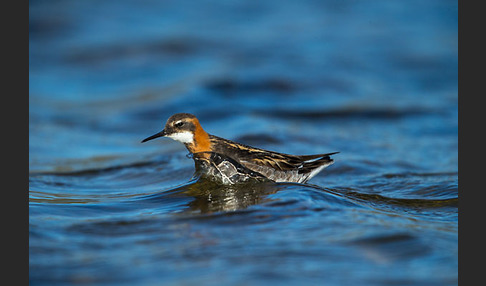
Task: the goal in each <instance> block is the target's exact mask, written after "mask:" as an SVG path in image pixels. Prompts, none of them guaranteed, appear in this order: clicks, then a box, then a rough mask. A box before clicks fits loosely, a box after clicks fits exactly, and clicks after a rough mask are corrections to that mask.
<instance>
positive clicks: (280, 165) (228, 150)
mask: <svg viewBox="0 0 486 286" xmlns="http://www.w3.org/2000/svg"><path fill="white" fill-rule="evenodd" d="M158 137H169V138H171V139H173V140H176V141H179V142H181V143H183V144H184V145H185V146H186V148H187V150H188V151H189V152H190V155H191V157H192V158H193V159H194V161H195V165H196V172H197V173H200V174H203V175H205V176H206V177H210V178H213V179H217V180H219V181H221V182H223V183H225V184H234V183H238V182H244V181H247V180H250V179H257V180H270V181H274V182H297V183H305V182H307V181H308V180H310V179H311V178H312V177H314V176H315V175H316V174H317V173H319V172H320V171H322V170H323V169H324V168H326V167H327V166H329V165H331V164H333V163H334V160H333V159H331V157H330V156H331V155H333V154H336V153H339V152H333V153H327V154H316V155H289V154H283V153H278V152H273V151H268V150H264V149H260V148H255V147H251V146H248V145H245V144H241V143H237V142H234V141H231V140H228V139H224V138H221V137H218V136H215V135H211V134H209V133H207V132H206V131H204V129H203V128H202V127H201V124H200V123H199V120H198V119H197V118H196V116H194V115H192V114H190V113H177V114H174V115H172V116H171V117H169V119H168V120H167V122H166V124H165V127H164V129H163V130H162V131H160V132H159V133H156V134H154V135H152V136H149V137H147V138H145V139H143V140H142V143H143V142H147V141H149V140H152V139H155V138H158Z"/></svg>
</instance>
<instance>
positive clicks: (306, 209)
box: [29, 0, 458, 285]
mask: <svg viewBox="0 0 486 286" xmlns="http://www.w3.org/2000/svg"><path fill="white" fill-rule="evenodd" d="M457 9H458V7H457V1H384V0H383V1H372V2H363V1H271V0H266V1H141V2H140V1H31V2H29V91H30V95H29V171H30V174H29V182H30V183H29V280H30V284H31V285H57V284H111V285H121V284H125V285H126V284H128V285H268V284H269V283H274V284H277V285H390V284H395V285H457V279H458V273H457V266H458V260H457V259H458V245H457V242H458V233H457V231H458V175H457V174H458V173H457V170H458V167H457V163H458V152H457V146H458V138H457V134H458V122H457V114H458V110H457V107H458V103H457V101H458V95H457V87H458V83H457V67H458V57H457V49H458V44H457ZM177 112H190V113H193V114H195V115H196V116H197V117H198V118H199V120H200V122H201V124H202V125H203V128H204V129H205V130H206V131H208V132H209V133H211V134H214V135H217V136H221V137H225V138H228V139H232V140H235V141H239V142H242V143H245V144H249V145H252V146H256V147H260V148H265V149H270V150H274V151H278V152H283V153H290V154H314V153H315V154H317V153H328V152H335V151H339V152H340V153H339V154H336V155H334V156H333V158H334V159H335V163H334V164H333V165H332V166H330V167H328V168H326V169H325V170H324V171H322V172H321V173H319V174H318V175H317V176H316V177H314V178H313V179H311V180H310V181H309V182H308V183H307V184H291V183H278V184H274V183H262V184H252V185H245V186H237V187H223V186H218V185H214V184H212V183H209V182H205V181H197V180H192V181H191V177H192V174H193V171H194V163H193V161H192V160H191V159H190V158H188V157H186V154H187V150H186V149H185V148H184V146H183V145H182V144H180V143H178V142H175V141H171V140H170V139H158V140H154V141H150V142H147V143H143V144H141V143H140V141H141V140H142V139H144V138H146V137H147V136H149V135H152V134H154V133H156V132H158V131H160V130H161V129H162V128H163V124H164V123H165V121H166V120H167V118H168V117H169V116H170V115H172V114H174V113H177Z"/></svg>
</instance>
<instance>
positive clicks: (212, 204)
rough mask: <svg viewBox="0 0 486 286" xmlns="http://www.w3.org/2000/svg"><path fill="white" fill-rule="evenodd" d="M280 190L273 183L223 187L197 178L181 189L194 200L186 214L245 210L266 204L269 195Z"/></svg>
mask: <svg viewBox="0 0 486 286" xmlns="http://www.w3.org/2000/svg"><path fill="white" fill-rule="evenodd" d="M280 189H282V187H281V186H279V185H277V184H275V183H273V182H264V183H261V182H260V183H255V182H248V183H241V184H234V185H223V184H219V183H217V182H215V181H212V180H210V179H207V178H199V179H198V180H196V181H194V182H193V183H191V184H189V185H186V186H184V187H183V189H182V191H183V193H184V194H186V195H188V196H190V197H192V198H193V199H194V200H193V201H191V202H189V203H188V207H189V209H188V210H186V212H191V213H193V212H196V213H215V212H227V211H237V210H242V209H246V208H248V207H249V206H252V205H257V204H261V203H263V202H267V201H269V200H270V199H268V198H267V196H268V195H269V194H274V193H276V192H278V191H279V190H280Z"/></svg>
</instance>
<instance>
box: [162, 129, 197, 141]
mask: <svg viewBox="0 0 486 286" xmlns="http://www.w3.org/2000/svg"><path fill="white" fill-rule="evenodd" d="M167 137H169V138H171V139H174V140H176V141H179V142H182V143H192V142H193V141H194V136H193V134H192V133H191V132H189V131H184V132H180V133H174V134H170V135H167Z"/></svg>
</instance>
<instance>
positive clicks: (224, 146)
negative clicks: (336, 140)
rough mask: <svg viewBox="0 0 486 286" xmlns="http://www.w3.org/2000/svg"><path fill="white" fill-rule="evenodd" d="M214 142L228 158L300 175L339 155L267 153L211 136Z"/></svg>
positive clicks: (218, 151) (219, 150)
mask: <svg viewBox="0 0 486 286" xmlns="http://www.w3.org/2000/svg"><path fill="white" fill-rule="evenodd" d="M210 138H211V140H213V142H215V143H216V142H218V143H217V144H214V145H213V146H218V147H219V148H217V149H216V150H214V151H215V152H217V153H222V154H224V155H226V156H230V157H233V158H235V159H237V160H238V161H240V162H241V163H242V164H244V162H249V163H253V164H258V165H262V166H267V167H271V168H275V169H276V170H279V171H284V172H285V171H291V170H296V169H297V170H299V173H307V172H310V171H312V170H313V169H315V168H317V167H319V166H321V165H323V164H326V163H327V164H329V163H331V162H332V161H333V160H332V159H331V157H330V155H333V154H336V153H339V152H333V153H327V154H315V155H302V156H298V155H289V154H283V153H278V152H272V151H267V150H263V149H259V148H255V147H250V146H247V145H244V144H241V143H236V142H233V141H231V140H227V139H224V138H220V137H217V136H214V135H210Z"/></svg>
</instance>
